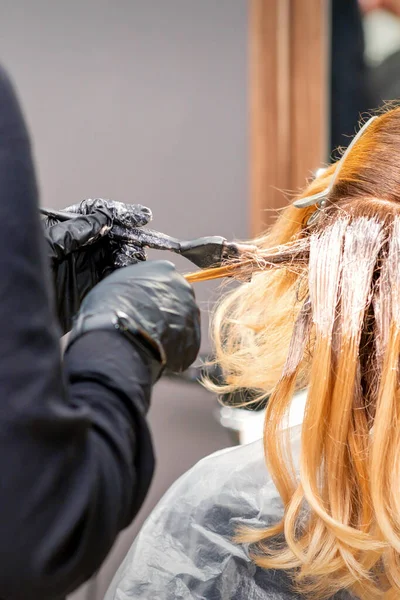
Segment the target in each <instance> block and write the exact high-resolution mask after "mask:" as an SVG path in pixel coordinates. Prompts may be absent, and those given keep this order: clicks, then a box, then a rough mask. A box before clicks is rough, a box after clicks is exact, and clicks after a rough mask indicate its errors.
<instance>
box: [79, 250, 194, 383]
mask: <svg viewBox="0 0 400 600" xmlns="http://www.w3.org/2000/svg"><path fill="white" fill-rule="evenodd" d="M93 330H117V331H120V332H121V334H122V335H125V336H126V337H127V338H128V339H129V340H130V341H131V342H132V343H133V344H134V345H136V346H139V347H141V348H142V349H143V350H145V351H146V352H147V353H148V354H149V355H150V356H151V357H152V359H153V360H152V362H153V382H154V381H156V380H157V379H158V378H159V376H160V375H161V373H162V370H163V369H164V367H167V368H168V369H169V370H171V371H173V372H180V371H185V370H186V369H187V368H188V367H189V366H190V365H191V363H192V362H193V361H194V360H195V358H196V356H197V354H198V351H199V347H200V311H199V309H198V307H197V304H196V302H195V297H194V292H193V289H192V287H191V286H190V285H189V284H188V283H187V281H186V280H185V279H184V278H183V277H182V275H180V274H179V273H178V272H177V271H176V270H175V267H174V266H173V264H172V263H170V262H167V261H154V262H146V263H139V264H137V265H134V266H130V267H127V268H125V269H120V270H118V271H115V272H114V273H112V274H111V275H110V276H109V277H107V278H106V279H104V280H103V281H102V282H100V283H99V284H98V285H97V286H96V287H95V288H94V289H93V290H92V291H91V292H90V293H89V294H88V295H87V296H86V298H85V299H84V301H83V302H82V306H81V309H80V312H79V314H78V316H77V318H76V320H75V323H74V327H73V329H72V332H71V337H70V341H69V345H71V344H73V343H74V341H75V340H76V339H77V338H79V337H81V336H82V335H84V334H85V333H86V332H88V331H93Z"/></svg>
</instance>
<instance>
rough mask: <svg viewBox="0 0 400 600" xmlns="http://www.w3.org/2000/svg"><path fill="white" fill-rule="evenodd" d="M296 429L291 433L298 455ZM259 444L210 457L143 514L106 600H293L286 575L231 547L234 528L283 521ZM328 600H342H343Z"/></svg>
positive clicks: (345, 597)
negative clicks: (257, 562)
mask: <svg viewBox="0 0 400 600" xmlns="http://www.w3.org/2000/svg"><path fill="white" fill-rule="evenodd" d="M299 434H300V427H295V428H292V429H291V437H292V441H293V454H294V456H298V453H299V439H300V435H299ZM282 513H283V508H282V504H281V501H280V498H279V495H278V492H277V490H276V488H275V486H274V484H273V482H272V480H271V478H270V476H269V474H268V472H267V470H266V467H265V462H264V456H263V447H262V442H261V440H260V441H257V442H254V443H252V444H249V445H247V446H240V447H236V448H231V449H227V450H223V451H220V452H217V453H216V454H213V455H211V456H209V457H207V458H205V459H203V460H202V461H200V462H199V463H198V464H197V465H196V466H195V467H193V468H192V469H191V470H190V471H188V472H187V473H186V474H185V475H183V476H182V477H181V478H180V479H179V480H178V481H177V482H176V483H175V484H174V485H173V486H172V487H171V488H170V490H169V491H168V492H167V493H166V494H165V496H164V497H163V498H162V500H161V501H160V502H159V504H158V506H157V507H156V508H155V509H154V511H153V513H152V514H151V515H150V517H149V518H148V520H147V521H146V523H145V525H144V526H143V528H142V531H141V532H140V534H139V535H138V537H137V539H136V541H135V543H134V544H133V546H132V548H131V549H130V551H129V553H128V555H127V556H126V559H125V560H124V562H123V564H122V565H121V567H120V569H119V570H118V572H117V574H116V575H115V577H114V580H113V582H112V584H111V586H110V588H109V590H108V592H107V594H106V597H105V600H133V599H135V600H294V599H298V598H300V596H299V595H297V594H296V593H294V592H293V589H292V585H291V581H290V578H289V576H288V575H287V574H286V573H284V572H281V571H268V570H263V569H260V568H259V567H256V566H255V565H254V563H253V562H252V561H251V559H250V557H249V551H248V547H247V546H245V545H238V544H235V543H234V542H233V541H232V537H233V535H234V534H235V531H236V530H237V528H238V526H240V525H247V526H251V527H260V526H261V527H263V526H267V525H270V524H272V523H275V522H276V521H278V520H279V519H280V518H281V517H282ZM334 598H335V600H349V599H350V598H351V596H350V595H349V594H348V593H346V592H343V593H340V594H336V595H335V596H334Z"/></svg>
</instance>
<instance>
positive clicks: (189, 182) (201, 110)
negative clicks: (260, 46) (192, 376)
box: [0, 0, 248, 598]
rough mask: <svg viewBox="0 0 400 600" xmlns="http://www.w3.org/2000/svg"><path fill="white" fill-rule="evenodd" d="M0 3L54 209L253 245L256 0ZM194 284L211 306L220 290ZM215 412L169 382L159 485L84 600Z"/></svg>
mask: <svg viewBox="0 0 400 600" xmlns="http://www.w3.org/2000/svg"><path fill="white" fill-rule="evenodd" d="M0 9H1V10H0V14H1V17H2V18H1V21H2V25H1V36H0V48H1V57H2V61H3V63H4V65H5V66H6V67H7V68H8V69H9V71H10V73H11V75H12V76H13V78H14V80H15V82H16V84H17V87H18V89H19V92H20V95H21V97H22V100H23V104H24V107H25V112H26V115H27V118H28V121H29V125H30V129H31V132H32V136H33V139H34V147H35V155H36V161H37V166H38V172H39V178H40V186H41V194H42V203H43V204H45V205H48V206H53V207H62V206H65V205H68V204H69V203H71V202H76V201H78V200H80V199H82V198H85V197H93V196H103V197H111V198H115V199H119V200H122V201H126V202H142V203H144V204H147V205H149V206H150V207H151V208H152V210H153V213H154V221H153V226H154V227H155V228H157V229H159V230H161V231H165V232H167V233H169V234H171V235H176V236H179V237H182V238H190V237H197V236H201V235H207V234H219V235H225V236H226V237H240V238H243V237H246V235H247V223H248V220H247V206H246V204H247V99H246V93H247V73H246V63H247V2H246V0H108V1H107V0H69V1H68V2H67V1H64V2H60V1H57V0H35V1H31V0H24V1H22V0H19V1H15V0H0ZM178 264H179V265H180V266H181V267H183V268H185V269H187V268H188V265H187V264H185V263H184V262H183V261H180V262H178ZM196 289H197V295H198V298H199V301H200V302H201V304H202V307H203V308H204V309H205V311H206V309H207V307H208V305H209V302H210V298H211V297H212V296H213V294H214V288H213V287H212V286H210V285H203V286H198V287H197V288H196ZM204 331H205V333H206V331H207V319H206V318H204ZM204 339H205V341H204V347H208V342H207V337H206V335H205V337H204ZM215 409H216V404H215V399H213V398H210V397H209V396H208V395H207V393H205V392H204V391H202V390H201V389H197V388H195V389H193V388H190V387H187V386H185V385H182V384H175V383H171V382H161V383H160V384H159V385H158V387H157V389H156V392H155V396H154V399H153V407H152V410H151V415H150V419H151V422H152V427H153V432H154V437H155V442H156V449H157V453H158V470H157V475H156V478H155V481H154V484H153V487H152V491H151V493H150V496H149V498H148V500H147V503H146V506H145V507H144V509H143V510H142V512H141V514H140V515H139V517H138V519H137V520H136V522H135V524H134V526H133V527H131V529H130V530H129V531H128V532H125V533H124V534H123V536H122V537H121V539H120V541H119V544H118V545H117V548H116V549H114V551H113V553H112V555H111V557H110V558H109V560H108V562H107V563H106V565H105V566H104V568H103V569H102V571H101V573H100V576H99V577H98V578H97V580H96V581H95V582H94V583H93V582H92V583H91V584H90V586H89V590H88V592H87V594H86V597H89V596H90V597H91V598H95V597H98V598H100V597H101V596H102V593H103V591H104V588H105V587H106V585H107V583H108V580H109V578H110V576H111V574H112V572H113V570H114V569H115V567H116V564H117V563H118V562H119V560H120V558H121V555H122V554H123V552H124V551H125V548H127V547H128V546H129V544H130V542H131V539H132V537H133V536H134V534H135V531H136V530H137V528H138V526H139V525H140V523H141V522H142V521H143V519H144V517H145V516H146V514H148V511H149V510H150V509H151V508H152V506H153V505H154V503H155V502H156V501H157V499H158V498H159V496H160V494H162V493H163V491H164V490H165V489H166V488H167V487H168V486H169V485H170V483H171V482H172V481H173V480H174V479H175V478H176V477H177V476H178V475H179V474H180V473H182V472H183V471H184V470H186V469H187V468H188V467H189V466H190V465H191V464H192V463H193V462H195V461H196V460H198V459H199V458H200V457H201V456H203V455H204V454H207V453H209V452H211V451H213V450H215V449H217V448H220V447H223V446H224V445H227V444H228V443H229V438H228V436H227V434H226V432H225V431H222V430H221V428H220V427H219V425H218V423H217V422H216V420H215V418H214V414H213V413H214V411H215ZM96 588H97V591H96ZM81 596H83V593H82V594H81V595H80V597H81Z"/></svg>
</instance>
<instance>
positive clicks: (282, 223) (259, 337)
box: [192, 109, 400, 600]
mask: <svg viewBox="0 0 400 600" xmlns="http://www.w3.org/2000/svg"><path fill="white" fill-rule="evenodd" d="M335 168H336V165H332V166H331V167H329V168H328V169H327V170H326V171H325V172H324V173H323V175H322V176H320V177H318V178H317V179H316V180H314V181H313V182H312V183H311V184H310V185H309V186H308V187H307V188H306V190H305V191H304V193H303V194H302V195H301V197H308V196H311V195H313V194H315V193H316V192H320V191H322V190H323V189H325V188H326V187H327V185H328V183H329V181H330V179H331V178H332V175H333V173H334V172H335ZM315 210H316V207H315V206H312V207H308V208H302V209H298V208H295V207H293V206H292V205H291V206H289V207H288V208H287V209H286V210H285V211H284V212H283V213H282V214H281V216H280V218H279V219H278V221H277V222H276V224H275V225H274V227H273V228H272V229H271V231H270V232H269V233H268V234H267V235H265V236H264V237H261V238H260V239H258V240H255V242H254V243H255V244H256V246H257V248H258V254H257V255H256V256H252V257H250V256H248V257H246V259H245V260H242V261H241V262H239V263H235V264H232V265H227V266H225V267H222V269H220V270H218V269H216V270H214V272H213V274H212V273H210V272H208V274H207V273H206V274H204V273H203V274H201V273H200V274H199V275H198V276H197V278H198V279H204V278H209V277H214V276H221V275H235V274H236V275H237V274H244V276H245V282H244V283H242V284H241V285H240V286H238V287H237V288H236V289H234V290H233V291H231V292H230V293H229V294H227V295H226V296H225V297H224V298H223V299H222V301H221V303H220V304H219V306H218V308H217V309H216V312H215V314H214V321H213V323H214V324H213V331H214V340H215V348H216V356H217V360H218V362H219V363H220V365H221V366H222V368H223V371H224V373H225V383H224V385H222V386H219V387H218V386H217V387H216V386H212V385H211V384H209V387H210V388H211V389H213V390H216V391H218V392H224V393H226V392H234V391H237V390H240V389H243V388H247V389H251V390H255V392H256V394H257V397H258V398H265V397H266V396H267V395H269V394H271V397H270V399H269V401H268V405H267V410H266V417H265V428H264V446H265V457H266V463H267V466H268V469H269V471H270V474H271V476H272V478H273V480H274V483H275V485H276V487H277V489H278V491H279V494H280V496H281V498H282V502H283V505H284V517H283V519H282V520H281V522H280V523H278V524H277V525H274V526H272V527H270V528H267V529H262V530H260V529H256V530H246V531H241V532H240V533H239V536H238V539H239V540H240V541H241V542H247V543H251V544H255V546H254V547H255V552H254V560H255V562H256V563H257V564H258V565H260V566H261V567H264V568H267V569H284V570H290V571H291V573H292V575H293V581H294V585H295V587H296V588H297V590H298V591H300V592H301V593H304V594H305V595H306V596H308V597H314V598H318V599H323V598H329V597H331V596H332V595H333V594H335V593H336V592H338V591H339V590H343V589H348V590H351V591H352V593H354V594H355V595H357V596H358V597H359V598H361V599H363V600H369V599H371V600H372V599H378V598H385V599H389V598H399V597H400V394H399V354H400V109H395V110H391V111H389V112H387V113H386V114H383V115H381V116H379V118H377V119H376V120H375V121H374V123H372V125H371V126H370V127H369V128H368V130H367V131H366V132H365V133H364V135H363V136H362V137H361V138H360V139H359V140H358V141H357V143H356V144H355V146H354V148H353V149H352V151H351V152H350V154H349V155H348V157H346V160H345V161H344V163H343V164H342V165H341V170H340V173H339V176H338V177H337V179H336V180H335V185H334V186H333V189H332V190H331V193H330V195H329V198H328V201H327V204H326V206H324V208H323V209H321V210H320V212H319V216H318V218H317V219H316V220H315V221H314V222H313V223H311V224H310V225H308V222H309V218H310V215H311V214H313V213H314V211H315ZM249 277H251V281H249V280H248V279H249ZM192 280H193V279H192ZM305 385H308V398H307V404H306V410H305V416H304V422H303V427H302V442H301V455H300V473H299V474H297V473H296V470H295V468H294V466H293V460H292V455H291V448H290V440H289V437H288V435H287V432H285V431H284V426H283V424H284V421H285V417H286V414H287V411H288V408H289V405H290V403H291V401H292V396H293V393H294V391H295V389H296V388H298V387H304V386H305ZM282 535H283V536H284V540H285V544H284V545H282V544H280V543H278V542H277V539H279V537H277V536H282Z"/></svg>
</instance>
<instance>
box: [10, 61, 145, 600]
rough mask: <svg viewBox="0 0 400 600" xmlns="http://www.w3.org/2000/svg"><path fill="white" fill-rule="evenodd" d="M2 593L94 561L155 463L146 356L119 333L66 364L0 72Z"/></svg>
mask: <svg viewBox="0 0 400 600" xmlns="http://www.w3.org/2000/svg"><path fill="white" fill-rule="evenodd" d="M0 227H1V232H0V332H1V335H0V382H1V388H0V389H1V404H0V447H1V469H0V564H1V568H0V598H7V599H9V600H22V599H23V600H27V599H29V598H41V600H46V599H47V598H48V599H50V598H51V600H55V599H58V598H61V597H63V596H64V595H65V594H67V593H69V592H70V591H71V590H73V589H74V588H76V587H77V586H78V585H79V584H80V583H81V582H83V581H84V580H85V579H87V578H88V577H89V576H90V575H91V574H92V573H93V572H94V571H95V570H96V569H97V568H98V567H99V565H100V564H101V562H102V560H103V559H104V557H105V556H106V554H107V552H108V550H109V549H110V548H111V545H112V543H113V541H114V539H115V537H116V535H117V534H118V532H119V531H120V530H121V529H122V528H123V527H125V526H126V525H127V524H128V523H129V522H130V520H131V519H132V517H133V516H134V515H135V513H136V512H137V510H138V509H139V507H140V504H141V502H142V500H143V498H144V496H145V494H146V491H147V488H148V486H149V483H150V479H151V474H152V471H153V453H152V444H151V439H150V434H149V431H148V428H147V425H146V420H145V414H146V411H147V407H148V403H149V396H150V381H151V379H150V367H149V364H148V362H147V360H146V356H145V355H144V354H139V351H138V350H135V349H134V348H133V347H132V346H131V345H130V344H129V343H128V341H127V340H125V339H124V338H123V337H122V336H119V334H118V333H117V332H93V333H90V334H87V335H86V336H84V337H82V339H80V340H78V341H77V342H76V343H75V344H74V345H73V347H72V348H71V349H70V350H69V351H68V353H67V355H66V357H65V360H64V364H62V361H61V355H60V348H59V334H60V332H59V330H58V327H57V325H56V319H55V311H54V306H53V300H52V295H51V286H50V284H49V282H50V276H49V269H48V267H47V264H46V257H45V256H44V252H43V236H42V232H41V228H40V221H39V215H38V204H37V191H36V182H35V174H34V167H33V162H32V157H31V151H30V145H29V139H28V134H27V131H26V128H25V124H24V120H23V117H22V115H21V112H20V109H19V106H18V102H17V99H16V97H15V94H14V92H13V89H12V86H11V84H10V82H9V80H8V78H7V76H6V75H5V73H4V72H3V71H0Z"/></svg>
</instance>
